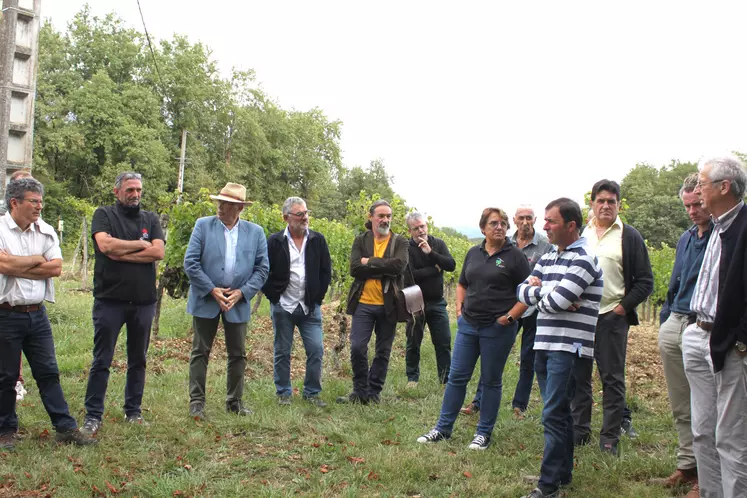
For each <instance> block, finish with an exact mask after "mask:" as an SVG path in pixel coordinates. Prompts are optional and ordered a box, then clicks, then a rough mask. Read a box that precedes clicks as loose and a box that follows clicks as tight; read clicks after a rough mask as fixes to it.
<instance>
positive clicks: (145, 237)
mask: <svg viewBox="0 0 747 498" xmlns="http://www.w3.org/2000/svg"><path fill="white" fill-rule="evenodd" d="M149 238H150V235H148V229H147V228H143V235H141V236H140V240H148V239H149Z"/></svg>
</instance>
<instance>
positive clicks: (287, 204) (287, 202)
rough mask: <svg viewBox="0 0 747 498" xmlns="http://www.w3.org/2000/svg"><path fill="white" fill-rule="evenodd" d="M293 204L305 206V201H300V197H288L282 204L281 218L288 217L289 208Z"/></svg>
mask: <svg viewBox="0 0 747 498" xmlns="http://www.w3.org/2000/svg"><path fill="white" fill-rule="evenodd" d="M295 204H303V205H304V206H305V205H306V201H305V200H303V199H301V198H300V197H288V198H287V199H286V200H285V202H284V203H283V216H287V215H289V214H290V212H291V208H292V207H293V206H294V205H295Z"/></svg>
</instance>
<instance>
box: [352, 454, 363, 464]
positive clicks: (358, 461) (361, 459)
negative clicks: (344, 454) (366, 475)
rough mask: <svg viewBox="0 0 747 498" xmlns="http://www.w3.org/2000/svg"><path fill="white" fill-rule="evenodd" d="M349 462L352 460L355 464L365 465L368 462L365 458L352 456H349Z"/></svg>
mask: <svg viewBox="0 0 747 498" xmlns="http://www.w3.org/2000/svg"><path fill="white" fill-rule="evenodd" d="M348 460H350V461H351V462H352V463H354V464H359V463H365V462H366V459H365V458H361V457H351V456H349V457H348Z"/></svg>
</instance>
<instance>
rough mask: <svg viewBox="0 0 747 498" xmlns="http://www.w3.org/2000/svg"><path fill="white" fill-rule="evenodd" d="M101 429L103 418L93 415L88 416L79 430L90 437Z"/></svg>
mask: <svg viewBox="0 0 747 498" xmlns="http://www.w3.org/2000/svg"><path fill="white" fill-rule="evenodd" d="M99 429H101V420H99V419H97V418H93V417H86V420H85V421H84V422H83V427H81V428H80V429H79V430H80V432H81V433H83V434H84V435H86V436H88V437H94V436H95V435H96V433H97V432H99Z"/></svg>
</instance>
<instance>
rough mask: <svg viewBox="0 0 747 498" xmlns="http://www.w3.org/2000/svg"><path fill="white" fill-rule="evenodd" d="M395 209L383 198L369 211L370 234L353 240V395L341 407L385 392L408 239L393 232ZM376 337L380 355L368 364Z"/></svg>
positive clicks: (374, 398) (341, 399)
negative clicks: (393, 212) (372, 336)
mask: <svg viewBox="0 0 747 498" xmlns="http://www.w3.org/2000/svg"><path fill="white" fill-rule="evenodd" d="M391 222H392V208H391V206H390V205H389V203H388V202H387V201H385V200H378V201H376V202H374V203H373V205H371V207H370V208H369V209H368V222H366V228H367V229H368V230H366V232H364V233H362V234H361V235H359V236H357V237H356V238H355V240H354V241H353V248H352V250H351V252H350V275H351V276H352V277H353V278H355V281H354V282H353V284H352V285H351V286H350V293H349V294H348V306H347V312H348V314H350V315H353V324H352V327H351V328H350V363H351V364H352V367H353V392H352V393H350V394H349V395H347V396H341V397H339V398H337V402H338V403H361V404H368V403H369V402H371V403H378V402H379V396H380V393H381V390H382V389H383V388H384V382H385V381H386V374H387V370H388V368H389V356H390V354H391V352H392V343H393V342H394V332H395V330H396V328H397V308H396V304H395V299H396V292H397V290H398V289H402V288H403V287H404V276H403V275H404V271H405V268H406V267H407V262H408V251H407V246H408V240H407V239H406V238H404V237H402V236H400V235H397V234H396V233H392V232H391V230H390V228H391ZM373 332H375V333H376V355H375V356H374V359H373V362H371V368H370V369H369V366H368V343H369V342H370V340H371V334H372V333H373Z"/></svg>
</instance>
